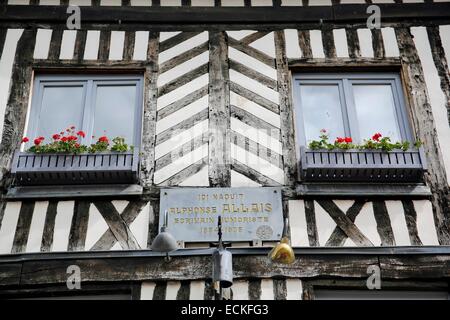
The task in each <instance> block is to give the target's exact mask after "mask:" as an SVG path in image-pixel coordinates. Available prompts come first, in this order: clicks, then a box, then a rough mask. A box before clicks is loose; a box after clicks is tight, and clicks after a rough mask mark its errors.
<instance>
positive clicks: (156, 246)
mask: <svg viewBox="0 0 450 320" xmlns="http://www.w3.org/2000/svg"><path fill="white" fill-rule="evenodd" d="M167 225H168V213H167V210H166V211H165V212H164V224H163V226H162V227H161V230H160V232H159V234H158V235H157V236H156V237H155V239H154V240H153V242H152V246H151V249H152V250H153V251H157V252H164V253H166V260H167V261H168V260H170V257H169V252H172V251H175V250H177V249H178V244H177V241H176V240H175V238H174V237H173V236H172V234H170V233H169V232H167V231H166V230H167Z"/></svg>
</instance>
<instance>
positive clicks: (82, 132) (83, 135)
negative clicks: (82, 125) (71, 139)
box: [77, 130, 86, 138]
mask: <svg viewBox="0 0 450 320" xmlns="http://www.w3.org/2000/svg"><path fill="white" fill-rule="evenodd" d="M77 135H78V136H80V137H82V138H84V137H86V134H85V133H84V131H82V130H80V131H78V132H77Z"/></svg>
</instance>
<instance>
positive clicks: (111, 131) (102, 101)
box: [26, 75, 143, 147]
mask: <svg viewBox="0 0 450 320" xmlns="http://www.w3.org/2000/svg"><path fill="white" fill-rule="evenodd" d="M142 83H143V79H142V76H133V75H98V76H96V75H73V76H68V75H38V76H36V78H35V83H34V89H33V98H32V105H31V111H30V114H29V119H28V128H27V132H26V135H27V136H29V137H30V138H34V137H37V136H44V137H46V138H48V137H51V136H52V135H53V134H54V133H59V132H60V131H62V130H64V129H66V128H67V127H69V126H72V125H73V126H75V127H76V128H77V130H83V131H84V132H85V133H86V138H85V139H84V141H83V143H84V144H88V145H89V144H91V143H93V142H95V141H94V140H96V138H98V137H100V136H102V135H107V136H108V137H110V138H114V137H117V136H120V137H123V138H125V141H126V142H127V143H128V144H131V145H134V146H136V147H137V146H139V144H140V138H141V137H140V136H141V134H140V133H141V122H142V120H141V118H142V100H143V97H142V96H143V89H142Z"/></svg>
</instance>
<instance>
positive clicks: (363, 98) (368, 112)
mask: <svg viewBox="0 0 450 320" xmlns="http://www.w3.org/2000/svg"><path fill="white" fill-rule="evenodd" d="M353 95H354V98H355V108H356V116H357V119H358V126H359V134H360V137H361V141H362V140H363V139H369V138H370V137H372V135H373V134H374V133H376V132H380V133H381V134H382V135H383V136H389V137H390V138H391V141H393V142H395V141H399V140H400V132H399V128H398V124H397V120H396V115H395V103H394V97H393V93H392V87H391V85H388V84H382V85H360V84H355V85H353Z"/></svg>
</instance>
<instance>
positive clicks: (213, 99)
mask: <svg viewBox="0 0 450 320" xmlns="http://www.w3.org/2000/svg"><path fill="white" fill-rule="evenodd" d="M5 2H7V3H5ZM371 4H375V5H377V6H378V7H379V9H380V13H381V27H380V28H373V29H369V28H368V24H367V19H368V18H369V17H370V15H371V14H370V13H368V12H367V8H368V7H369V6H370V5H371ZM69 5H70V6H79V8H80V9H81V10H80V13H81V20H80V21H81V28H80V29H74V30H70V29H68V25H67V20H68V18H69V17H70V16H71V13H73V12H71V13H68V12H67V8H68V6H69ZM0 55H1V60H0V118H1V119H2V121H0V126H1V128H2V130H0V132H1V144H0V184H1V190H2V194H1V199H0V297H11V296H14V297H22V296H26V297H29V296H49V295H51V296H54V295H79V296H89V295H92V294H96V295H99V297H105V298H108V297H118V296H120V297H122V298H126V297H130V298H137V299H139V298H141V299H213V297H214V293H213V288H212V286H211V251H210V250H209V248H210V247H211V246H214V244H212V243H206V242H204V243H201V242H199V243H182V245H183V246H184V248H181V249H179V250H177V251H176V252H174V253H172V259H171V260H170V261H165V260H164V259H163V255H161V254H159V253H155V252H153V251H151V250H150V246H151V243H152V241H153V239H154V238H155V236H156V235H157V234H158V230H159V223H158V221H159V211H160V210H159V204H160V190H161V189H163V188H192V187H255V188H263V187H268V186H271V187H273V186H276V187H280V188H281V189H282V201H283V215H284V216H285V217H288V218H289V225H288V231H289V232H288V234H289V236H290V240H291V245H292V247H293V248H294V251H295V253H296V261H295V262H294V264H292V265H288V266H286V265H281V264H276V263H272V262H270V261H269V259H268V258H267V253H268V251H269V249H270V247H272V246H273V245H274V242H265V241H254V242H231V243H230V248H229V249H228V250H230V251H231V252H232V253H233V268H234V278H235V281H234V284H233V286H232V287H231V291H230V292H229V293H228V294H229V296H228V297H229V298H232V299H314V298H320V297H321V294H324V293H323V292H328V293H329V294H331V295H333V292H334V293H335V294H336V295H335V296H339V292H341V293H342V290H344V291H346V290H347V291H354V292H356V291H358V290H360V291H361V290H365V291H367V290H368V289H367V287H366V280H367V278H368V277H369V276H370V274H371V273H370V271H368V270H370V267H371V266H377V267H379V269H380V270H381V281H382V282H381V288H382V290H381V291H389V292H391V291H396V292H400V295H401V292H413V291H414V292H417V291H418V292H422V293H423V294H424V295H426V294H427V293H425V292H428V294H429V293H430V292H431V293H436V295H437V296H439V297H441V295H440V294H441V293H443V294H444V295H443V296H444V297H448V292H449V288H448V281H449V277H450V268H449V262H450V249H449V247H448V246H449V245H450V209H449V201H450V195H449V181H450V73H449V67H448V61H449V60H450V2H449V1H437V0H434V1H427V0H425V1H406V0H403V1H402V0H392V1H389V0H386V1H383V0H379V1H376V0H371V1H364V0H361V1H358V0H309V1H308V0H273V1H272V0H251V1H250V0H127V1H126V0H122V1H121V0H102V1H100V0H97V1H96V0H92V1H91V0H70V1H69V0H66V1H63V0H61V1H60V0H9V1H2V4H1V5H0ZM324 74H325V75H327V76H325V77H323V75H324ZM321 75H322V77H321ZM324 79H325V80H324ZM330 79H334V80H333V81H335V82H333V83H337V86H338V87H339V88H341V87H340V86H341V83H342V84H343V85H342V92H343V94H344V95H345V97H346V99H347V100H346V104H348V101H349V99H348V97H350V96H352V97H354V100H352V99H350V100H352V101H356V102H355V103H353V104H352V105H349V106H348V109H346V110H347V111H346V112H345V113H344V117H348V119H350V120H349V121H348V124H347V123H346V121H343V123H344V124H343V128H344V127H345V130H344V129H342V130H344V131H342V132H345V133H348V132H349V130H351V133H352V136H354V135H353V133H354V132H355V131H353V128H354V127H355V126H356V127H358V123H359V124H360V127H359V129H357V130H359V131H360V132H362V131H363V129H364V126H367V127H370V128H372V127H373V126H376V125H379V126H380V128H381V127H383V126H384V125H386V126H388V124H387V122H388V121H384V120H385V118H383V117H381V118H376V117H375V116H372V115H371V113H370V112H371V110H366V111H367V112H368V113H369V118H367V119H365V120H364V121H365V122H363V125H361V122H360V121H362V120H360V119H357V118H358V117H357V115H355V114H354V110H356V109H358V100H357V99H359V98H358V97H357V95H358V94H360V93H358V92H356V90H355V89H352V88H350V89H349V90H347V89H346V88H347V86H349V87H351V86H352V83H353V86H355V85H356V84H355V83H358V84H360V85H361V87H364V86H367V89H368V90H367V91H364V90H361V99H362V100H361V101H363V102H361V105H364V103H366V105H369V107H370V108H372V110H373V109H377V110H379V112H380V113H382V112H383V110H382V107H381V106H379V105H377V103H379V104H380V105H381V104H382V103H383V101H384V100H383V99H384V97H383V96H381V95H380V96H377V95H376V94H377V92H378V91H377V90H375V88H374V87H370V85H372V84H375V85H379V86H384V85H385V86H389V88H394V87H395V89H392V90H394V91H393V92H395V97H394V98H392V99H393V100H395V101H396V102H395V103H394V104H395V106H396V108H397V107H398V108H400V109H398V110H400V111H398V110H397V109H396V110H397V111H396V112H397V113H396V115H395V116H392V117H391V118H389V119H393V118H395V119H397V124H399V125H398V128H400V129H398V132H399V133H398V135H399V138H402V137H405V139H406V140H411V141H415V140H420V141H421V142H422V146H421V151H420V154H419V152H417V154H414V155H411V156H410V155H408V157H411V158H408V159H410V160H407V159H406V158H402V159H403V160H399V158H401V157H403V156H404V154H403V153H402V154H399V155H396V156H395V157H396V158H395V159H396V160H395V161H400V162H402V161H403V162H402V164H403V167H404V168H403V167H401V166H400V165H399V166H398V167H395V170H394V171H392V170H391V171H383V170H384V169H383V168H384V167H383V166H382V165H381V169H373V168H372V169H370V168H369V167H370V165H369V162H367V161H369V160H367V159H368V158H367V157H368V155H367V153H366V154H364V157H365V158H364V159H365V160H364V161H366V162H364V163H362V164H361V161H359V162H358V166H359V167H358V168H359V169H358V170H359V171H358V173H357V174H355V176H354V175H353V173H352V172H356V171H352V170H356V169H355V168H356V166H357V164H356V163H354V162H351V164H350V166H349V167H348V172H347V171H345V172H340V173H336V172H334V173H329V176H328V175H327V174H328V173H324V172H325V171H320V170H322V169H320V168H325V169H326V170H329V169H330V167H327V166H326V165H325V167H324V166H323V165H324V164H323V163H321V165H322V166H318V167H317V168H319V169H317V168H316V169H314V168H313V169H311V170H313V171H308V172H309V173H308V172H307V171H306V163H304V162H302V159H301V158H302V155H303V157H306V153H302V152H301V150H302V147H306V146H307V145H306V144H305V141H306V140H305V141H303V139H306V138H307V137H308V134H311V133H308V132H306V133H305V131H304V130H305V128H307V127H308V125H309V124H308V123H306V122H308V121H309V120H308V118H307V116H305V115H306V114H314V112H316V111H308V110H305V108H306V106H307V102H305V101H306V98H305V97H306V96H307V95H308V94H311V96H310V97H311V99H312V100H311V101H316V102H315V103H317V101H322V102H323V101H325V100H326V99H328V98H327V92H328V91H327V90H326V87H327V85H330V83H331V82H330V81H331V80H330ZM355 79H356V80H355ZM392 79H394V80H392ZM46 81H47V82H48V83H47V82H46ZM302 81H303V82H302ZM321 81H322V82H321ZM324 81H325V82H324ZM327 81H328V82H327ZM352 81H355V82H352ZM357 81H360V82H357ZM361 81H362V82H361ZM380 81H384V82H380ZM112 82H114V85H111V86H112V87H111V88H113V89H112V90H109V91H108V90H106V89H105V92H104V93H101V90H100V89H101V88H108V86H109V85H110V83H112ZM67 83H70V84H69V85H67ZM74 83H75V84H74ZM349 83H350V84H349ZM303 84H306V85H305V86H307V85H310V86H311V87H314V85H317V86H318V87H320V86H324V89H323V90H321V91H322V93H323V94H324V95H320V96H314V90H311V91H308V92H306V91H307V90H306V91H305V93H303V91H301V88H303V87H302V85H303ZM114 86H116V87H114ZM46 88H50V89H46ZM55 88H63V89H61V90H62V91H58V92H54V91H57V90H56V89H55ZM67 88H72V89H73V88H75V89H73V90H76V88H82V89H80V90H86V91H80V92H82V93H77V92H72V89H70V90H69V89H67ZM91 88H92V89H91ZM111 88H110V89H111ZM123 88H133V89H132V90H136V91H132V94H130V96H131V95H133V94H134V93H135V92H137V94H136V97H137V98H135V99H134V100H133V101H134V102H133V106H136V109H133V110H134V111H133V112H134V113H132V116H130V115H129V114H121V112H122V111H120V110H119V109H117V110H116V109H114V110H113V111H108V109H107V108H106V107H105V108H106V109H104V110H103V111H104V112H103V113H100V114H97V113H96V110H94V111H92V114H94V113H95V120H93V119H88V120H89V121H91V122H94V121H95V123H99V122H101V121H103V122H104V123H105V124H108V123H115V122H114V121H116V122H117V125H118V124H119V123H120V122H121V120H120V117H123V118H122V119H123V122H124V123H125V122H126V125H125V126H124V129H123V130H125V131H126V130H128V131H126V132H127V133H128V132H129V134H130V137H133V138H132V139H134V140H133V141H134V143H133V144H134V145H135V148H136V150H138V152H135V153H134V154H130V157H132V159H133V161H135V162H134V163H135V164H136V165H138V167H137V168H138V169H137V172H136V177H137V178H136V179H131V180H129V179H128V178H124V179H123V180H121V178H120V179H119V176H120V173H117V172H119V171H120V170H119V169H117V168H116V169H114V170H112V172H113V173H110V175H108V177H109V178H108V179H110V180H107V178H106V176H107V175H106V174H104V172H100V173H98V172H96V173H95V174H96V175H95V176H90V178H89V179H91V180H90V183H83V181H81V182H80V181H78V182H77V183H73V181H72V182H71V181H70V179H75V178H74V176H71V175H70V174H69V173H66V175H65V176H61V175H60V176H59V178H58V179H59V180H58V183H57V184H53V183H52V182H51V181H52V180H51V179H52V177H47V176H45V175H41V176H37V174H38V172H37V171H36V170H37V169H36V170H35V169H33V170H34V171H33V170H31V169H26V168H25V169H23V168H22V169H23V170H25V171H24V175H23V177H25V178H23V179H24V180H23V181H22V182H23V183H21V182H20V181H19V179H18V178H17V177H18V175H17V174H15V172H16V171H15V170H20V169H21V168H19V167H18V166H20V164H17V160H16V156H17V152H19V151H24V150H23V147H22V149H21V140H22V137H23V136H25V135H28V136H29V137H30V139H34V137H35V136H34V134H36V136H37V135H38V133H39V132H40V131H38V130H40V129H36V130H37V131H36V130H35V129H33V128H37V127H38V124H36V123H39V121H41V122H42V121H44V120H45V121H47V123H51V124H52V125H51V126H50V128H53V127H54V121H56V123H58V121H59V120H58V119H61V118H58V117H56V116H55V117H56V118H52V117H49V118H45V116H44V115H43V113H41V114H39V111H36V110H35V109H36V108H37V107H36V106H37V105H40V104H39V103H41V102H42V101H43V100H44V99H49V100H48V101H53V102H49V103H48V106H53V107H54V108H55V109H51V107H49V108H50V109H48V110H47V111H46V112H48V114H50V115H53V112H56V111H55V110H57V109H58V108H64V107H63V106H62V104H63V105H66V104H67V106H69V107H70V108H69V107H68V108H69V109H68V110H72V111H73V110H75V109H76V108H77V104H76V103H77V97H80V95H81V94H82V95H83V97H84V95H86V96H89V95H93V97H94V98H92V99H93V100H92V101H97V102H98V101H99V99H100V98H99V97H100V94H104V99H105V101H106V102H105V103H104V104H105V106H116V105H118V103H122V102H121V101H122V100H120V99H122V97H123V96H122V95H120V92H121V91H120V90H122V89H123ZM377 88H378V87H377ZM316 89H317V87H316ZM46 90H47V91H46ZM52 90H54V91H52ZM123 90H124V92H125V91H126V90H125V89H123ZM130 90H131V89H130ZM339 90H340V89H339ZM389 90H390V89H389ZM319 91H320V90H319ZM331 91H332V90H331ZM331 91H330V92H331ZM52 92H54V93H52ZM92 92H94V93H95V94H96V96H94V93H92ZM126 93H127V94H128V93H129V92H128V91H126ZM52 94H53V95H52ZM347 94H348V95H349V96H347ZM124 95H125V93H124ZM300 95H302V96H301V97H300ZM365 95H366V98H367V95H368V96H369V99H366V100H368V101H369V102H364V101H366V100H364V96H365ZM330 96H331V98H330V99H331V100H330V101H335V99H334V100H333V96H332V93H330ZM308 97H309V96H308ZM374 97H375V99H374V100H373V98H374ZM39 99H40V100H39ZM89 99H90V98H89ZM89 99H88V98H87V99H86V101H88V100H89ZM95 99H97V100H95ZM314 99H316V100H314ZM389 99H390V98H389ZM300 100H301V101H303V103H300V102H299V101H300ZM39 101H40V102H39ZM116 101H119V102H118V103H116ZM389 101H390V100H389ZM41 104H42V105H43V104H44V103H43V102H42V103H41ZM98 105H100V104H98ZM397 105H398V106H397ZM91 107H92V106H87V105H83V107H82V108H83V110H84V111H83V112H84V113H83V114H84V117H86V114H88V113H89V112H90V111H89V112H88V111H86V110H90V109H89V108H91ZM98 108H100V107H98ZM330 108H331V107H330ZM352 108H353V109H352ZM330 110H331V109H330ZM352 110H353V111H352ZM358 110H359V109H358ZM72 111H70V112H72ZM332 111H333V110H331V111H330V112H332ZM41 112H42V110H41ZM67 112H69V111H67ZM130 112H131V111H130ZM302 112H303V113H302ZM308 112H310V113H308ZM317 112H318V117H322V114H320V112H321V111H317ZM339 112H340V111H339ZM74 114H75V113H74ZM114 114H119V116H118V117H119V119H117V118H114ZM102 117H103V119H102ZM127 117H129V118H127ZM63 118H64V117H63ZM313 118H314V117H313ZM38 119H44V120H38ZM74 119H75V118H74ZM335 119H336V118H333V121H332V122H330V124H329V125H335V123H336V122H339V120H335ZM352 119H353V120H352ZM389 119H388V120H389ZM84 120H86V118H84ZM73 121H76V120H73ZM80 121H81V120H80ZM311 121H313V120H311ZM314 121H315V120H314ZM352 121H353V122H352ZM377 121H379V122H378V123H377ZM63 122H64V121H62V120H61V123H63ZM374 122H375V124H374ZM80 123H81V122H80ZM70 124H72V123H63V124H61V126H62V128H61V129H64V128H65V127H66V126H67V125H70ZM316 124H317V123H314V125H316ZM317 125H318V126H319V127H320V126H321V125H322V124H321V123H320V122H319V123H318V124H317ZM327 125H328V123H324V126H323V127H325V126H327ZM77 126H78V123H77ZM95 126H96V125H95V124H93V125H91V127H89V126H87V127H86V128H88V127H89V128H92V127H93V128H94V129H93V131H92V132H91V133H89V134H95V130H96V129H95ZM393 126H394V127H396V128H397V125H395V124H394V125H393ZM313 127H314V126H313ZM83 128H84V127H83ZM383 128H384V127H383ZM402 128H403V129H402ZM33 130H35V131H33ZM49 130H50V129H49ZM380 130H381V129H380ZM312 134H313V135H314V132H312ZM318 135H319V132H317V136H318ZM361 135H362V133H361ZM305 137H306V138H305ZM312 156H313V157H314V155H312ZM332 156H334V155H332ZM414 156H416V157H418V158H414ZM327 157H328V158H327V159H328V160H327V161H331V160H329V159H330V158H329V155H328V156H327ZM33 159H34V158H33ZM39 159H40V158H39ZM304 159H305V158H304ZM321 159H322V160H321V161H325V160H323V158H321ZM405 159H406V160H405ZM411 159H412V160H411ZM414 159H416V160H414ZM33 161H38V160H36V159H35V160H33ZM39 161H42V160H39ZM61 161H62V160H61ZM64 161H68V160H64ZM130 161H131V160H130ZM336 161H337V160H336ZM374 161H375V160H374ZM380 161H381V164H384V165H386V162H384V163H383V160H380ZM408 161H409V162H408ZM411 161H412V162H411ZM414 161H416V162H414ZM417 161H419V162H417ZM375 162H376V161H375ZM388 162H389V164H392V163H393V162H394V160H393V158H390V159H389V160H388ZM327 164H328V165H329V166H331V164H330V163H329V162H327ZM413 164H415V165H416V166H414V167H413V166H412V165H413ZM309 165H311V162H309ZM130 166H131V164H130ZM331 167H332V166H331ZM376 168H380V167H376ZM405 168H406V169H405ZM331 169H332V168H331ZM331 169H330V170H331ZM30 170H31V171H30ZM314 170H316V171H314ZM317 170H319V171H317ZM367 170H374V171H371V172H368V171H367ZM377 170H378V171H377ZM380 170H381V171H380ZM389 170H390V169H389ZM402 170H403V171H402ZM408 170H409V171H408ZM413 170H417V171H414V172H413ZM311 172H312V173H311ZM327 172H331V171H327ZM411 172H413V173H411ZM416 173H417V174H416ZM61 174H63V173H61ZM114 174H116V176H114ZM319 174H324V175H326V178H323V179H318V180H317V179H315V178H314V177H317V176H318V175H319ZM407 174H411V176H412V177H413V178H411V179H405V180H404V181H403V180H402V177H404V175H407ZM339 175H341V177H344V175H346V177H347V178H346V179H344V180H345V181H342V180H343V179H338V178H336V176H339ZM388 176H389V177H388ZM121 177H122V178H123V176H121ZM308 177H309V178H310V179H308ZM311 177H312V178H311ZM376 177H379V178H380V177H381V178H383V177H388V178H386V179H381V180H379V181H378V180H377V179H376ZM53 178H54V177H53ZM48 179H50V180H48ZM105 179H106V180H105ZM97 180H98V183H95V181H97ZM27 181H28V183H27ZM48 181H50V182H48ZM44 182H45V183H44ZM181 240H182V239H181ZM71 265H76V266H79V268H80V270H81V281H82V282H81V290H79V291H78V292H77V291H76V290H75V291H74V290H69V289H67V287H66V282H67V278H68V273H67V270H68V267H69V266H71ZM383 289H384V290H383Z"/></svg>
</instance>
